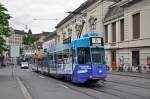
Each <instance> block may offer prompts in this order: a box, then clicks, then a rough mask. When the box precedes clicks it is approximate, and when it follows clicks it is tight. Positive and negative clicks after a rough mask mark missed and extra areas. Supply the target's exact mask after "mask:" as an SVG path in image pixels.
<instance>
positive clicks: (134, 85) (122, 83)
mask: <svg viewBox="0 0 150 99" xmlns="http://www.w3.org/2000/svg"><path fill="white" fill-rule="evenodd" d="M107 82H111V83H118V84H121V85H127V86H133V87H137V88H144V89H148V90H150V88H147V87H143V86H140V85H136V84H131V83H130V84H129V83H124V82H119V81H113V80H107Z"/></svg>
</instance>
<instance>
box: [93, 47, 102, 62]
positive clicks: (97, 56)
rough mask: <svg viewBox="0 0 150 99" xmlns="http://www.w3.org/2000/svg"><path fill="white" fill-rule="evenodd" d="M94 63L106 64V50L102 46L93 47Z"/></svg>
mask: <svg viewBox="0 0 150 99" xmlns="http://www.w3.org/2000/svg"><path fill="white" fill-rule="evenodd" d="M91 55H92V64H95V65H101V64H104V62H105V60H104V57H105V51H104V49H101V48H91Z"/></svg>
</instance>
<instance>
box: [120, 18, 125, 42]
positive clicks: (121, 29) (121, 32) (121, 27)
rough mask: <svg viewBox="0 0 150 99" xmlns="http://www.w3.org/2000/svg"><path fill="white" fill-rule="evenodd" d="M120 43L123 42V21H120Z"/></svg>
mask: <svg viewBox="0 0 150 99" xmlns="http://www.w3.org/2000/svg"><path fill="white" fill-rule="evenodd" d="M120 41H124V19H122V20H120Z"/></svg>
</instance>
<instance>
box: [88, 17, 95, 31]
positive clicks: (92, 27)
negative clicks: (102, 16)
mask: <svg viewBox="0 0 150 99" xmlns="http://www.w3.org/2000/svg"><path fill="white" fill-rule="evenodd" d="M96 21H97V18H95V17H93V16H91V17H90V18H89V28H90V31H91V32H95V31H96Z"/></svg>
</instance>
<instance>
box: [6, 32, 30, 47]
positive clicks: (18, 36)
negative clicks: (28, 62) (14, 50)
mask: <svg viewBox="0 0 150 99" xmlns="http://www.w3.org/2000/svg"><path fill="white" fill-rule="evenodd" d="M11 32H12V33H11V36H10V37H8V38H6V45H7V46H11V45H17V46H20V47H21V48H22V47H23V36H24V35H26V34H27V33H26V32H25V31H23V30H12V31H11Z"/></svg>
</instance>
